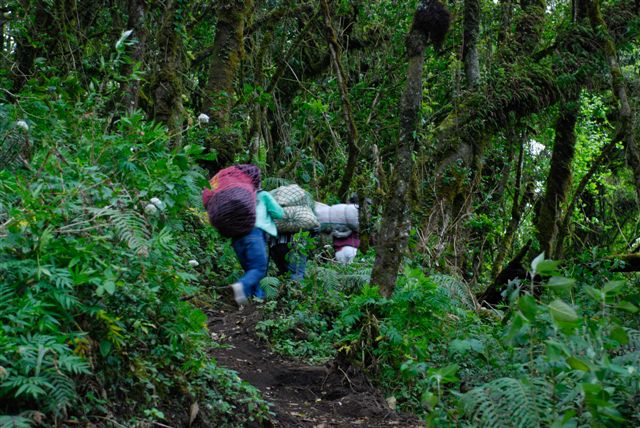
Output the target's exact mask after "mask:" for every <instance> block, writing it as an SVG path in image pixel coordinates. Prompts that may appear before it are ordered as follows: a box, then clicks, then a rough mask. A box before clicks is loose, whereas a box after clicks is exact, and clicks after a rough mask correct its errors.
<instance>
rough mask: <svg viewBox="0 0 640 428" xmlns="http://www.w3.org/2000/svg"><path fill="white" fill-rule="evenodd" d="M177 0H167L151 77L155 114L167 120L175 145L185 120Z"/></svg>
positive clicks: (162, 119)
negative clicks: (153, 72)
mask: <svg viewBox="0 0 640 428" xmlns="http://www.w3.org/2000/svg"><path fill="white" fill-rule="evenodd" d="M177 13H178V1H177V0H168V1H167V4H166V9H165V12H164V14H163V15H162V21H161V23H160V28H159V30H158V36H157V39H158V49H159V52H158V57H157V63H156V73H155V75H154V76H153V78H152V79H151V81H152V84H151V95H152V97H153V118H154V119H155V120H157V121H159V122H162V123H165V124H166V125H167V128H168V129H169V136H170V142H171V144H172V145H177V144H179V143H180V131H181V127H182V121H183V111H184V108H183V105H182V92H183V84H182V69H183V59H182V50H181V38H180V34H179V33H178V32H177V31H176V28H175V27H176V25H177Z"/></svg>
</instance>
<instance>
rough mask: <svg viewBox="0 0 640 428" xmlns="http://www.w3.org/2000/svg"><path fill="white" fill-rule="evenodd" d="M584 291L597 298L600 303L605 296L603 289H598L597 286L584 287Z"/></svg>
mask: <svg viewBox="0 0 640 428" xmlns="http://www.w3.org/2000/svg"><path fill="white" fill-rule="evenodd" d="M584 291H585V292H586V293H587V295H588V296H589V297H591V298H592V299H593V300H595V301H596V302H598V303H601V302H602V301H603V300H604V298H605V295H604V293H603V292H602V290H598V289H597V288H593V287H584Z"/></svg>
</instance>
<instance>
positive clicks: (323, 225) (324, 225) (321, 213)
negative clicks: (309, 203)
mask: <svg viewBox="0 0 640 428" xmlns="http://www.w3.org/2000/svg"><path fill="white" fill-rule="evenodd" d="M330 210H331V207H330V206H329V205H327V204H323V203H322V202H316V203H315V206H314V209H313V211H314V212H315V213H316V217H318V221H319V222H320V231H321V232H324V233H329V232H331V228H332V227H333V225H332V224H331V212H330Z"/></svg>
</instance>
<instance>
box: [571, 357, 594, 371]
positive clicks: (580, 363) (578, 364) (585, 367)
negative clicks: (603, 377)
mask: <svg viewBox="0 0 640 428" xmlns="http://www.w3.org/2000/svg"><path fill="white" fill-rule="evenodd" d="M567 364H569V366H570V367H571V368H572V369H575V370H580V371H583V372H588V371H590V370H591V367H589V364H587V363H586V362H585V361H584V360H581V359H580V358H576V357H569V358H567Z"/></svg>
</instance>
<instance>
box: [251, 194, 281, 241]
mask: <svg viewBox="0 0 640 428" xmlns="http://www.w3.org/2000/svg"><path fill="white" fill-rule="evenodd" d="M282 216H284V210H283V209H282V207H281V206H280V205H279V204H278V203H277V202H276V200H275V199H273V196H271V194H270V193H269V192H264V191H260V192H258V195H257V197H256V227H259V228H260V229H262V230H264V231H265V232H267V233H268V234H269V235H271V236H278V228H277V227H276V224H275V223H274V221H273V219H278V218H282Z"/></svg>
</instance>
